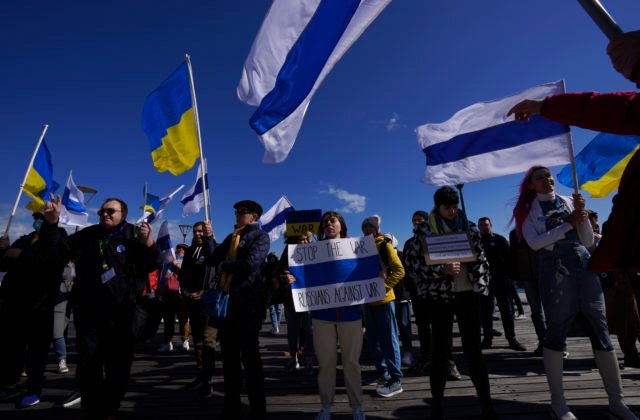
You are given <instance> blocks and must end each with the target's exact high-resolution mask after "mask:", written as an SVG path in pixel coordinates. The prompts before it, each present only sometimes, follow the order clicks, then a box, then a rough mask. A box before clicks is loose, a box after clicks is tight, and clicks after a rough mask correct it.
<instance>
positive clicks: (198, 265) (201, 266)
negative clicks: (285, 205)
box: [178, 221, 218, 399]
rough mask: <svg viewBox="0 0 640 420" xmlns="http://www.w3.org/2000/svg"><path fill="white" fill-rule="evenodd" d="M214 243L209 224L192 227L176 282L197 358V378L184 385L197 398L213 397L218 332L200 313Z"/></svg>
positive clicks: (210, 279)
mask: <svg viewBox="0 0 640 420" xmlns="http://www.w3.org/2000/svg"><path fill="white" fill-rule="evenodd" d="M214 247H215V242H214V238H213V233H212V230H211V222H210V221H206V222H197V223H196V224H194V225H193V242H192V243H191V246H190V247H189V248H187V250H186V251H185V253H184V258H183V260H182V268H181V269H180V274H179V276H178V280H179V281H180V288H181V289H182V293H183V295H184V296H185V298H186V300H187V307H188V310H189V325H190V327H191V335H192V336H193V345H194V347H195V352H194V353H195V356H196V370H197V373H196V377H195V379H194V380H193V381H191V382H190V383H188V384H187V386H186V388H187V389H198V398H200V399H206V398H210V397H212V396H213V388H212V385H211V384H212V378H213V371H214V368H215V358H216V337H217V335H218V330H217V329H216V328H214V327H213V326H210V325H209V317H208V316H207V315H204V314H203V309H204V306H203V302H202V296H203V295H204V293H205V291H206V290H208V289H209V288H210V287H211V284H212V283H213V278H214V275H215V269H214V268H213V267H209V266H208V265H206V264H205V260H206V259H207V258H208V257H210V256H211V254H212V253H213V249H214Z"/></svg>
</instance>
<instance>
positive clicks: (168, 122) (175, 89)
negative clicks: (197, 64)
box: [142, 62, 200, 175]
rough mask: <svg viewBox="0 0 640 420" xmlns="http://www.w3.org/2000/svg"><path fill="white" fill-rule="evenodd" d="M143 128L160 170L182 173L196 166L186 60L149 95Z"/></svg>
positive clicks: (198, 150) (155, 164)
mask: <svg viewBox="0 0 640 420" xmlns="http://www.w3.org/2000/svg"><path fill="white" fill-rule="evenodd" d="M142 129H143V131H144V132H145V134H146V135H147V137H148V138H149V145H150V149H151V158H152V159H153V166H155V168H156V169H157V170H158V172H164V171H169V172H171V173H172V174H173V175H180V174H181V173H183V172H185V171H186V170H188V169H190V168H192V167H193V165H195V162H196V159H197V158H198V157H199V156H200V147H199V145H198V144H199V142H198V133H197V130H196V123H195V119H194V114H193V102H192V99H191V85H190V80H189V69H188V67H187V63H186V62H184V63H182V64H181V65H180V67H178V69H177V70H176V71H174V72H173V73H172V74H171V76H169V78H168V79H167V80H165V81H164V82H162V84H161V85H160V86H159V87H158V88H157V89H156V90H154V91H153V92H151V93H150V94H149V96H147V99H146V100H145V102H144V108H143V110H142Z"/></svg>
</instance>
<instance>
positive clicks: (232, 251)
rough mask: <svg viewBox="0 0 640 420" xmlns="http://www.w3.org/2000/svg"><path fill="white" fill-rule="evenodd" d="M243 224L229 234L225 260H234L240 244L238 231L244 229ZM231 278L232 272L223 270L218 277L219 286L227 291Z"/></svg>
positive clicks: (240, 231)
mask: <svg viewBox="0 0 640 420" xmlns="http://www.w3.org/2000/svg"><path fill="white" fill-rule="evenodd" d="M245 227H246V225H245V226H242V227H240V228H236V229H234V231H233V233H232V234H231V244H230V245H229V252H227V261H235V260H236V255H237V253H238V247H239V245H240V233H242V231H243V230H244V228H245ZM232 279H233V273H226V272H223V273H222V276H221V278H220V287H221V288H222V290H224V291H225V292H227V293H229V287H230V286H231V280H232Z"/></svg>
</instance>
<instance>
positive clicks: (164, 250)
mask: <svg viewBox="0 0 640 420" xmlns="http://www.w3.org/2000/svg"><path fill="white" fill-rule="evenodd" d="M156 242H157V243H158V247H159V248H160V258H159V259H158V262H159V263H160V264H169V263H171V262H172V261H173V260H174V259H175V258H176V254H175V251H174V250H173V246H172V245H171V235H170V234H169V221H168V220H165V221H163V222H162V224H161V225H160V230H159V231H158V239H157V240H156Z"/></svg>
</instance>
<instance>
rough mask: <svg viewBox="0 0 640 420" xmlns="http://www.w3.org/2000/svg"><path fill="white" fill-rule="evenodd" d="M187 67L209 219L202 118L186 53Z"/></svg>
mask: <svg viewBox="0 0 640 420" xmlns="http://www.w3.org/2000/svg"><path fill="white" fill-rule="evenodd" d="M184 56H185V59H186V60H187V69H189V85H190V86H191V100H192V101H193V119H194V120H195V123H196V133H198V147H200V166H201V167H202V173H201V176H202V190H203V191H202V194H203V198H204V220H207V221H208V220H209V190H208V188H207V180H206V178H205V176H204V175H205V170H206V168H205V165H204V153H203V152H202V136H201V134H200V118H198V101H197V100H196V87H195V84H194V83H193V71H192V70H191V57H190V56H189V54H185V55H184Z"/></svg>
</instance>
